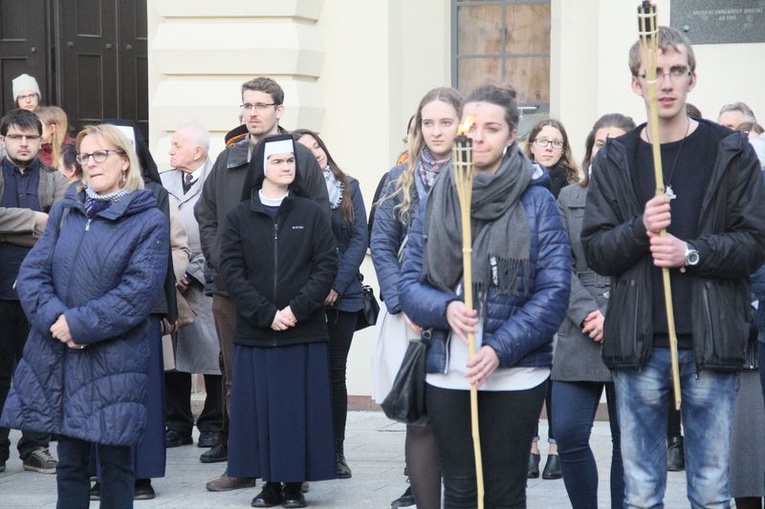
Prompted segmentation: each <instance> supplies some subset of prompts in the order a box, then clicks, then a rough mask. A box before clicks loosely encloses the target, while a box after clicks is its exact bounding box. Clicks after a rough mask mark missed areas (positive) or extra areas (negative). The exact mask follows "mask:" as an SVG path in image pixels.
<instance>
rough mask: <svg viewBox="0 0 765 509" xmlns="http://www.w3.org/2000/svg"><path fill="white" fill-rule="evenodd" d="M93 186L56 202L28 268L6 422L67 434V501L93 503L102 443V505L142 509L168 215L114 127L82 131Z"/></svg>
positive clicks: (62, 480) (63, 439)
mask: <svg viewBox="0 0 765 509" xmlns="http://www.w3.org/2000/svg"><path fill="white" fill-rule="evenodd" d="M77 146H78V151H79V154H78V157H79V159H80V161H81V164H82V166H83V172H84V175H83V185H82V186H80V185H74V186H72V187H70V188H69V189H68V191H67V194H66V196H65V198H64V199H63V200H62V201H61V202H60V203H59V204H57V206H55V207H54V208H53V209H52V211H51V214H50V217H49V219H48V227H47V229H46V231H45V234H44V235H43V236H42V238H41V239H40V241H39V242H38V243H37V245H36V246H35V247H34V248H33V249H32V250H31V251H30V253H29V254H28V255H27V257H26V259H25V260H24V262H23V264H22V266H21V270H20V272H19V279H18V283H17V290H18V294H19V300H20V301H21V304H22V306H23V307H24V311H25V312H26V314H27V316H28V317H29V321H30V323H31V325H32V330H31V332H30V334H29V338H28V339H27V343H26V347H25V349H24V355H23V358H22V360H21V361H20V362H19V364H18V366H17V368H16V372H15V375H14V389H13V390H12V392H11V393H10V395H9V396H8V399H7V401H6V405H5V409H4V412H3V417H2V420H3V422H4V425H7V426H11V427H13V428H21V429H30V430H37V431H46V432H49V433H57V434H59V446H58V455H59V465H58V471H57V482H58V505H57V507H59V508H63V507H66V508H87V507H88V506H89V491H90V482H89V481H90V479H89V478H90V471H89V469H88V462H89V459H90V451H91V444H96V447H97V449H98V454H99V458H100V461H101V468H102V487H101V507H109V508H123V507H132V504H133V489H134V481H135V480H134V471H133V460H132V455H131V449H130V446H132V445H135V444H136V443H138V442H139V441H140V440H141V439H142V436H143V432H144V428H145V426H146V405H145V399H146V390H147V387H146V385H147V384H146V379H147V370H148V363H149V342H148V334H149V328H150V327H151V324H150V320H149V313H150V311H151V308H152V306H153V304H154V303H155V302H156V301H157V299H158V297H159V295H160V292H161V291H162V285H163V281H164V278H165V272H166V270H167V253H168V251H169V232H168V224H167V219H166V218H165V217H164V216H163V215H162V213H161V212H160V211H159V210H158V209H157V202H156V200H155V199H154V197H153V195H152V193H151V192H150V191H147V190H144V189H143V180H142V178H141V172H140V166H139V164H138V162H137V160H136V156H135V151H134V150H133V148H132V146H131V145H130V143H129V142H128V141H127V139H126V138H125V136H124V135H123V134H122V133H120V132H119V131H117V130H116V129H115V128H114V127H112V126H108V125H101V126H97V127H93V126H91V127H87V128H86V129H85V130H84V131H83V132H81V133H80V134H79V135H78V137H77Z"/></svg>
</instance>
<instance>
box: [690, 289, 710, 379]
mask: <svg viewBox="0 0 765 509" xmlns="http://www.w3.org/2000/svg"><path fill="white" fill-rule="evenodd" d="M701 292H702V295H703V296H704V321H705V322H706V324H707V332H708V333H709V334H710V335H711V334H712V316H711V315H710V308H709V291H708V288H707V285H706V284H705V285H704V286H703V287H702V288H701ZM701 346H702V348H704V349H705V350H706V347H707V345H706V340H705V341H704V342H703V343H702V345H701ZM694 350H695V349H694ZM693 354H694V355H695V356H696V362H695V363H694V364H695V368H696V379H698V377H699V371H700V370H701V362H702V361H701V359H702V358H703V355H702V354H707V355H708V352H696V351H694V352H693Z"/></svg>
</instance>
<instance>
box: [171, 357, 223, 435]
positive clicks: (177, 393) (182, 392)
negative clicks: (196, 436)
mask: <svg viewBox="0 0 765 509" xmlns="http://www.w3.org/2000/svg"><path fill="white" fill-rule="evenodd" d="M204 377H205V390H206V391H207V396H206V397H205V406H204V407H203V408H202V413H201V414H199V418H198V419H197V428H199V431H200V432H201V431H212V432H214V433H218V432H220V430H221V428H222V427H223V377H222V376H221V375H204ZM165 414H166V426H167V429H171V430H173V431H177V432H178V433H180V434H181V435H184V436H191V431H192V429H193V428H194V415H193V414H192V413H191V373H182V372H179V371H167V372H165Z"/></svg>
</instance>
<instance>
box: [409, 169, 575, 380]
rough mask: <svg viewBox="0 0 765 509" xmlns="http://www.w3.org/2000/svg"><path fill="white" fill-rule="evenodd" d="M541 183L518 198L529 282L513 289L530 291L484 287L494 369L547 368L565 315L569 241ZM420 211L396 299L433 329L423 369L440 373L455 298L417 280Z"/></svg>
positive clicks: (414, 318) (419, 273)
mask: <svg viewBox="0 0 765 509" xmlns="http://www.w3.org/2000/svg"><path fill="white" fill-rule="evenodd" d="M547 180H548V179H547V178H546V177H542V178H541V179H539V180H535V181H533V182H532V184H531V185H530V186H529V187H528V189H526V191H525V192H524V193H523V195H522V196H521V203H522V204H523V208H524V211H525V213H526V217H527V219H528V222H529V230H530V232H531V247H530V251H531V252H530V253H529V255H530V262H531V281H529V282H528V283H527V282H525V281H519V282H518V287H519V288H525V287H527V286H528V287H530V288H531V290H530V292H529V295H501V294H500V293H499V292H498V290H497V288H496V287H494V286H492V287H491V288H490V289H489V294H488V297H487V311H486V317H485V322H484V336H483V344H485V345H489V346H491V347H492V348H493V349H494V351H495V352H496V353H497V356H498V357H499V367H500V368H511V367H549V366H551V365H552V338H553V335H554V334H555V332H556V331H557V330H558V327H560V324H561V323H562V322H563V319H564V317H565V316H566V309H567V307H568V301H569V288H570V284H571V260H570V257H569V243H568V237H567V235H566V230H565V229H564V228H563V223H562V222H561V219H560V214H559V213H558V208H557V206H556V204H555V199H554V198H553V196H552V194H550V192H549V190H547V189H546V188H545V187H544V184H545V183H546V182H547ZM424 212H425V207H424V206H423V205H421V206H420V211H419V213H418V214H417V217H416V219H415V220H414V223H413V225H412V228H411V230H410V231H409V240H408V242H407V247H406V251H405V254H404V263H403V265H402V267H401V270H402V278H401V282H400V284H399V299H400V301H401V307H402V309H403V311H404V312H405V313H406V314H407V316H409V317H410V318H411V319H412V321H413V322H414V323H416V324H418V325H420V326H422V327H423V328H425V329H428V328H432V329H433V337H432V341H431V342H430V346H429V348H428V356H427V368H426V369H427V371H428V372H429V373H444V372H445V371H446V369H447V365H448V353H449V334H448V332H449V323H448V322H447V321H446V307H447V306H448V304H449V303H450V302H452V301H454V300H456V299H458V298H459V297H458V296H457V295H456V294H454V293H446V292H442V291H440V290H438V289H436V288H435V287H433V286H431V285H429V284H427V283H426V282H424V281H423V277H422V257H423V232H422V222H423V216H424ZM455 227H456V226H455ZM518 277H519V278H522V275H520V274H519V276H518ZM457 341H459V340H457Z"/></svg>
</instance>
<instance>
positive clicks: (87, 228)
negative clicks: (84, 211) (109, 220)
mask: <svg viewBox="0 0 765 509" xmlns="http://www.w3.org/2000/svg"><path fill="white" fill-rule="evenodd" d="M92 222H93V220H92V219H88V222H87V223H85V231H86V232H89V231H90V223H92Z"/></svg>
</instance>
